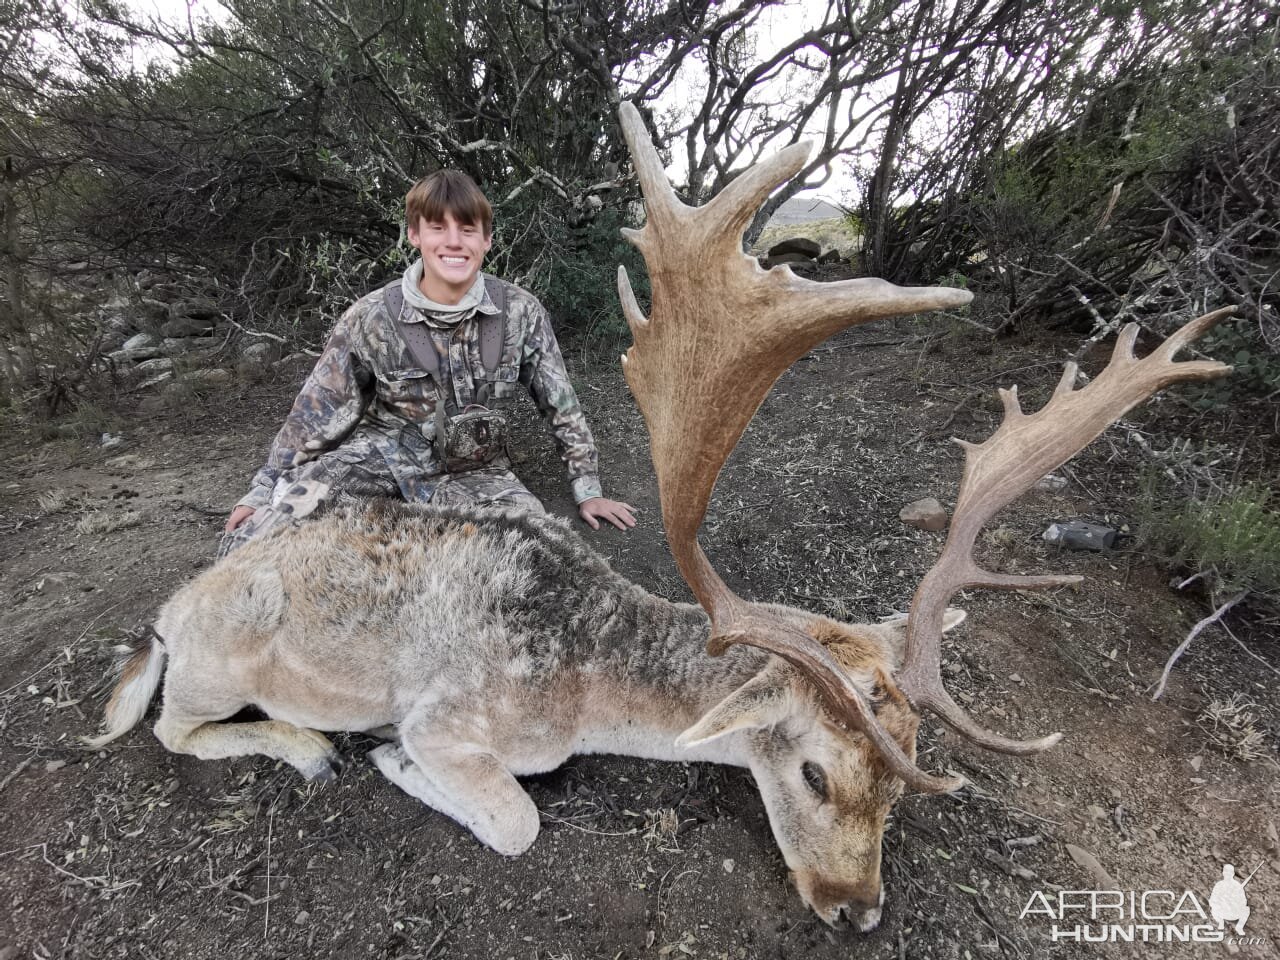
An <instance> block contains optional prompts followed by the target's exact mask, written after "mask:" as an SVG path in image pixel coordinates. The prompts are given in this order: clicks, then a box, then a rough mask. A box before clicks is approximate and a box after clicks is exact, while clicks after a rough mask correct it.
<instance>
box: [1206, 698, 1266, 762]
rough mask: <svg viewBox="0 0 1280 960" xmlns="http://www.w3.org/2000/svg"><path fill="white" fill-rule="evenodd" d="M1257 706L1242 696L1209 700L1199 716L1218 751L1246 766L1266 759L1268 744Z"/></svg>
mask: <svg viewBox="0 0 1280 960" xmlns="http://www.w3.org/2000/svg"><path fill="white" fill-rule="evenodd" d="M1257 709H1258V705H1257V704H1256V703H1254V702H1253V701H1252V700H1249V699H1248V698H1246V697H1244V696H1243V695H1241V694H1239V693H1235V694H1232V695H1231V698H1230V699H1228V700H1210V701H1209V703H1208V705H1207V706H1206V707H1205V708H1204V710H1203V711H1201V713H1200V716H1199V718H1198V719H1199V721H1200V725H1201V726H1200V729H1202V730H1203V731H1204V732H1205V733H1207V734H1208V735H1209V740H1210V741H1211V742H1212V743H1213V745H1214V746H1215V747H1217V748H1218V749H1219V750H1221V751H1222V752H1223V753H1225V754H1226V755H1227V756H1228V757H1231V758H1232V759H1233V760H1243V761H1244V762H1246V763H1249V762H1252V761H1254V760H1261V759H1262V758H1263V757H1265V756H1267V747H1266V740H1265V737H1264V735H1263V733H1262V731H1261V730H1259V729H1258V728H1257V726H1256V724H1257V722H1258V715H1257V713H1256V711H1257Z"/></svg>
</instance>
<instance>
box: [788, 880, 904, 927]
mask: <svg viewBox="0 0 1280 960" xmlns="http://www.w3.org/2000/svg"><path fill="white" fill-rule="evenodd" d="M795 880H796V886H797V888H798V889H799V891H800V896H801V897H802V898H803V899H804V901H805V902H806V903H807V904H808V905H809V907H810V909H812V910H813V912H814V913H816V914H817V915H818V916H820V917H821V918H822V919H823V920H825V921H826V922H827V923H829V924H831V925H832V926H835V925H836V924H837V923H838V922H839V921H840V915H841V914H842V913H843V914H844V915H845V916H846V917H848V919H849V922H850V923H852V924H853V926H854V927H856V928H857V929H858V930H860V931H862V932H863V933H866V932H867V931H869V930H874V929H875V928H876V926H877V925H878V924H879V923H880V913H881V906H882V905H883V904H884V887H883V886H881V884H880V878H879V877H878V876H877V877H874V878H868V879H865V880H862V881H860V882H854V883H848V882H841V881H832V880H827V879H824V878H822V877H818V876H814V875H813V874H804V873H799V872H798V873H796V874H795Z"/></svg>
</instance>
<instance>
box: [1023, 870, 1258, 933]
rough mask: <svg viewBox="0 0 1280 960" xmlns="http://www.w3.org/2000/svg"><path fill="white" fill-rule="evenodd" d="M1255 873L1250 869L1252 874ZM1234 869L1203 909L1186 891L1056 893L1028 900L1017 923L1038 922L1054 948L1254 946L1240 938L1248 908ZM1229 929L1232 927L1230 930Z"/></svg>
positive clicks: (1038, 894) (1224, 875) (1224, 873)
mask: <svg viewBox="0 0 1280 960" xmlns="http://www.w3.org/2000/svg"><path fill="white" fill-rule="evenodd" d="M1256 872H1257V868H1256V867H1255V868H1254V873H1256ZM1252 879H1253V873H1250V874H1249V876H1248V877H1246V878H1245V879H1244V881H1243V882H1241V881H1239V880H1237V879H1236V878H1235V867H1234V866H1233V865H1231V864H1226V865H1225V866H1224V867H1223V868H1222V879H1221V880H1219V881H1218V882H1217V883H1215V884H1214V886H1213V891H1212V892H1211V893H1210V894H1209V898H1208V902H1207V907H1208V909H1206V904H1205V902H1204V901H1202V900H1201V899H1200V897H1199V896H1197V895H1196V894H1195V893H1194V892H1193V891H1191V890H1185V889H1184V890H1182V891H1181V892H1179V891H1175V890H1143V891H1137V890H1058V891H1056V892H1054V893H1044V892H1042V891H1039V890H1037V891H1036V892H1035V893H1033V894H1032V895H1031V898H1030V899H1029V900H1028V901H1027V904H1026V906H1025V907H1023V908H1022V913H1021V914H1019V916H1018V919H1020V920H1025V921H1034V920H1036V919H1037V918H1040V919H1042V920H1043V921H1044V922H1047V923H1048V924H1049V929H1048V931H1047V933H1048V937H1049V939H1050V940H1052V941H1053V942H1054V943H1059V942H1063V941H1066V942H1075V943H1226V944H1232V945H1235V946H1257V945H1259V944H1261V943H1263V938H1262V937H1250V936H1245V933H1244V925H1245V921H1247V920H1248V919H1249V903H1248V897H1247V895H1246V894H1245V889H1244V888H1245V886H1246V885H1247V884H1248V883H1249V881H1250V880H1252ZM1232 925H1234V927H1233V926H1232Z"/></svg>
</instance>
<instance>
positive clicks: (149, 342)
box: [120, 333, 160, 356]
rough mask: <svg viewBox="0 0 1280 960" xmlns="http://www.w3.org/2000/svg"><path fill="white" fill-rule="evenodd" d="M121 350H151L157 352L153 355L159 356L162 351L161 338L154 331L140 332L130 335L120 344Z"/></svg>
mask: <svg viewBox="0 0 1280 960" xmlns="http://www.w3.org/2000/svg"><path fill="white" fill-rule="evenodd" d="M120 349H121V350H131V351H132V350H151V349H154V350H155V351H156V352H155V353H154V354H152V356H158V355H159V353H160V338H159V337H157V336H156V335H155V334H154V333H139V334H135V335H134V336H132V337H130V338H129V339H128V340H126V341H125V342H124V343H123V344H121V346H120Z"/></svg>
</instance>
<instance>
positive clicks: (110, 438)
mask: <svg viewBox="0 0 1280 960" xmlns="http://www.w3.org/2000/svg"><path fill="white" fill-rule="evenodd" d="M123 443H124V437H121V436H117V435H115V434H112V433H104V434H103V435H102V447H103V449H105V450H110V449H111V448H112V447H118V446H121V445H122V444H123Z"/></svg>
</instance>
